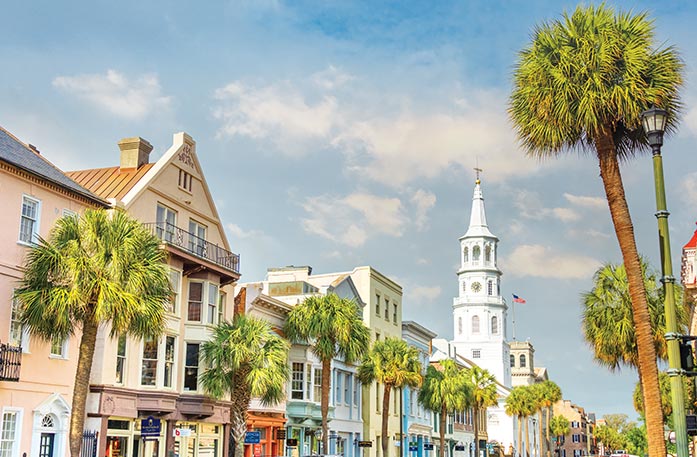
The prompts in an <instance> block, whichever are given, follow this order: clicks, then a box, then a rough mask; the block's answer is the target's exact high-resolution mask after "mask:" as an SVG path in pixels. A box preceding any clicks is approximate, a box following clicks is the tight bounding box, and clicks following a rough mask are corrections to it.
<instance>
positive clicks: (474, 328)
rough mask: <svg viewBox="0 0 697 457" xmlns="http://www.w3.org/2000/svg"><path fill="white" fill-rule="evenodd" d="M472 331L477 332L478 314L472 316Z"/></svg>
mask: <svg viewBox="0 0 697 457" xmlns="http://www.w3.org/2000/svg"><path fill="white" fill-rule="evenodd" d="M472 333H475V334H476V333H479V316H472Z"/></svg>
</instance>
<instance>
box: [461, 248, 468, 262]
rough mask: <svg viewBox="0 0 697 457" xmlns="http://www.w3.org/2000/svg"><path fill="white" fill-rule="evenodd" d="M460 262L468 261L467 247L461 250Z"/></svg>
mask: <svg viewBox="0 0 697 457" xmlns="http://www.w3.org/2000/svg"><path fill="white" fill-rule="evenodd" d="M462 262H463V263H466V262H469V249H467V248H465V249H463V250H462Z"/></svg>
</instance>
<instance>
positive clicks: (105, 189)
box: [66, 163, 155, 200]
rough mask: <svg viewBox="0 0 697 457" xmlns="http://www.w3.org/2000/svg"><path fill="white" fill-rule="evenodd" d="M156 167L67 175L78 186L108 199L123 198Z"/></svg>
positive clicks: (112, 169) (105, 169) (91, 171)
mask: <svg viewBox="0 0 697 457" xmlns="http://www.w3.org/2000/svg"><path fill="white" fill-rule="evenodd" d="M153 165H155V164H154V163H146V164H144V165H141V166H140V167H139V168H129V169H127V170H121V167H119V166H116V167H107V168H92V169H90V170H78V171H69V172H67V173H66V174H67V175H68V176H70V177H71V178H72V179H74V180H75V181H76V182H77V183H78V184H80V185H81V186H84V187H85V188H86V189H89V190H90V191H92V192H94V193H95V194H97V195H99V196H100V197H102V198H104V199H105V200H106V199H110V198H115V199H116V200H122V199H123V197H124V196H125V195H126V194H127V193H128V191H130V190H131V189H132V188H133V186H135V185H136V184H137V183H138V181H140V179H141V178H142V177H143V176H144V175H145V173H147V172H148V170H150V169H151V168H152V166H153Z"/></svg>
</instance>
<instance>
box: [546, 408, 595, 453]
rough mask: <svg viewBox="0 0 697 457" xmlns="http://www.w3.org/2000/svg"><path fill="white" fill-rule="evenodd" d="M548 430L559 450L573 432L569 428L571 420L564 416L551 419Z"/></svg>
mask: <svg viewBox="0 0 697 457" xmlns="http://www.w3.org/2000/svg"><path fill="white" fill-rule="evenodd" d="M547 428H548V430H549V431H550V432H552V435H554V437H555V439H556V442H557V450H559V446H561V444H562V441H563V440H564V437H565V436H566V435H568V434H569V432H570V431H571V428H570V427H569V419H567V418H566V417H564V416H554V417H553V418H552V419H550V421H549V426H548V427H547ZM596 430H597V428H596ZM596 436H597V434H596ZM557 457H561V456H557Z"/></svg>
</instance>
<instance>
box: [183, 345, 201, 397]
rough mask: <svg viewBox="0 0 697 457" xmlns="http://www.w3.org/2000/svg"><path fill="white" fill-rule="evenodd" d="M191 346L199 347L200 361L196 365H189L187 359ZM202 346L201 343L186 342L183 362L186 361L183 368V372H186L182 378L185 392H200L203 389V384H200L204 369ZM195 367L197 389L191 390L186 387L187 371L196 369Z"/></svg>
mask: <svg viewBox="0 0 697 457" xmlns="http://www.w3.org/2000/svg"><path fill="white" fill-rule="evenodd" d="M189 345H196V346H198V360H197V362H196V365H187V362H186V357H187V354H188V348H189ZM201 346H202V343H201V342H200V341H186V342H184V359H183V360H184V364H183V365H184V366H183V367H182V368H183V370H184V372H183V377H182V390H183V391H184V392H198V391H199V390H200V388H201V382H200V381H201V380H200V378H201V369H202V368H203V367H202V366H201ZM194 366H195V367H196V389H189V388H188V387H186V385H185V384H186V370H187V368H189V367H194Z"/></svg>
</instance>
